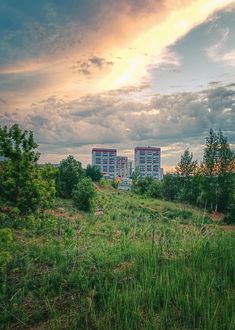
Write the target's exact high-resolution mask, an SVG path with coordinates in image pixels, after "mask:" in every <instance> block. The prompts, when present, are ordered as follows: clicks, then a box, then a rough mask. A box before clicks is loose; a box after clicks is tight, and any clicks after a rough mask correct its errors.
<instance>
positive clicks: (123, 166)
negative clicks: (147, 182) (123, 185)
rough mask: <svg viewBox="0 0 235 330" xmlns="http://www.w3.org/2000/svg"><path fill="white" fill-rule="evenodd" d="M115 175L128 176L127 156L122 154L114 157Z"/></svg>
mask: <svg viewBox="0 0 235 330" xmlns="http://www.w3.org/2000/svg"><path fill="white" fill-rule="evenodd" d="M116 176H118V177H120V178H128V177H129V175H128V158H127V157H124V156H117V157H116Z"/></svg>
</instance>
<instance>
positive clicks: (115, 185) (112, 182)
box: [111, 178, 120, 189]
mask: <svg viewBox="0 0 235 330" xmlns="http://www.w3.org/2000/svg"><path fill="white" fill-rule="evenodd" d="M119 182H120V181H119V180H117V179H115V178H113V179H112V181H111V186H112V187H113V188H114V189H117V188H118V185H119Z"/></svg>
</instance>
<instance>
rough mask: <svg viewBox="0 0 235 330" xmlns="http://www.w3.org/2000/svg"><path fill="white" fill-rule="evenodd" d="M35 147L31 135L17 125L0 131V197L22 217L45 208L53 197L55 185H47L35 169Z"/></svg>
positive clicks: (36, 154)
mask: <svg viewBox="0 0 235 330" xmlns="http://www.w3.org/2000/svg"><path fill="white" fill-rule="evenodd" d="M37 147H38V146H37V144H36V142H35V141H34V136H33V132H31V131H30V132H28V131H23V130H21V128H20V127H19V126H18V125H17V124H15V125H13V126H12V127H11V128H9V129H8V128H7V127H6V126H5V127H3V128H2V127H0V155H1V156H4V157H5V160H4V161H3V162H1V163H0V173H1V181H0V197H1V199H3V200H4V201H6V202H9V203H10V204H12V205H14V206H16V207H18V208H19V209H20V210H21V212H23V213H27V212H30V211H36V210H37V209H40V208H43V207H46V206H47V205H48V203H50V202H51V201H52V200H53V197H54V192H55V183H54V182H53V183H52V182H51V183H50V184H48V181H47V180H46V179H45V178H43V176H42V173H41V172H40V169H39V168H38V167H37V164H36V163H37V160H38V159H39V156H40V154H39V153H38V152H37Z"/></svg>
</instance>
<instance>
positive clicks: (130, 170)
mask: <svg viewBox="0 0 235 330" xmlns="http://www.w3.org/2000/svg"><path fill="white" fill-rule="evenodd" d="M132 173H133V161H132V160H129V159H128V178H131V176H132Z"/></svg>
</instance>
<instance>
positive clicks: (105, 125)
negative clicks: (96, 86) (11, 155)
mask: <svg viewBox="0 0 235 330" xmlns="http://www.w3.org/2000/svg"><path fill="white" fill-rule="evenodd" d="M133 93H134V92H133ZM0 121H1V122H4V123H6V124H9V123H12V122H15V121H17V122H19V123H20V124H21V125H22V126H23V127H25V128H27V129H32V130H33V131H34V132H35V136H36V139H37V141H38V142H39V144H40V146H41V147H42V150H43V153H44V158H43V159H44V160H45V159H48V160H50V155H51V154H52V153H54V154H57V158H59V157H60V155H65V154H68V153H69V152H71V151H73V152H74V153H78V152H79V150H81V149H82V150H87V151H86V154H84V155H82V157H83V158H82V160H83V161H84V162H85V163H87V162H89V161H90V149H91V148H92V146H94V145H96V146H101V145H102V146H115V147H119V148H120V149H121V150H124V151H125V150H126V149H133V148H134V147H135V146H137V145H159V146H161V147H164V148H165V149H164V150H168V152H167V153H166V155H165V156H164V158H165V159H164V162H165V164H166V165H167V166H169V165H173V164H174V162H175V161H176V158H175V157H176V155H177V157H178V155H179V153H180V152H182V151H183V150H184V149H185V148H186V147H187V146H189V145H192V146H193V147H194V149H195V150H198V148H199V147H198V146H200V145H201V144H203V143H204V137H205V136H207V135H208V132H209V129H210V128H213V129H216V130H218V129H219V128H221V129H222V130H223V131H224V133H225V135H226V136H228V137H229V140H230V142H232V143H235V134H234V122H235V90H234V89H233V88H232V87H229V86H221V87H213V88H209V89H205V90H201V91H199V92H188V93H173V94H167V95H161V94H156V95H153V96H152V97H151V98H150V99H149V102H148V103H141V102H136V101H127V100H126V99H125V98H123V99H120V97H118V96H117V95H112V94H110V95H105V96H104V95H103V94H97V95H87V96H86V97H82V98H78V99H75V100H72V101H66V100H65V99H58V98H57V97H55V96H53V97H51V98H48V99H45V100H43V101H41V102H40V103H37V104H33V105H32V108H31V111H30V112H29V113H28V114H24V115H23V113H22V114H20V113H19V112H17V113H15V114H9V113H3V114H0ZM177 143H178V144H179V145H180V146H181V148H180V149H179V150H178V149H177V152H176V154H174V153H172V157H170V155H169V153H170V152H169V148H171V147H172V145H175V144H177ZM164 152H165V151H164ZM53 159H54V158H53Z"/></svg>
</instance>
